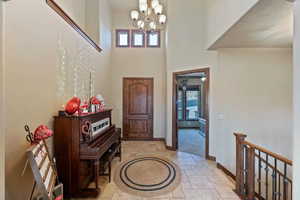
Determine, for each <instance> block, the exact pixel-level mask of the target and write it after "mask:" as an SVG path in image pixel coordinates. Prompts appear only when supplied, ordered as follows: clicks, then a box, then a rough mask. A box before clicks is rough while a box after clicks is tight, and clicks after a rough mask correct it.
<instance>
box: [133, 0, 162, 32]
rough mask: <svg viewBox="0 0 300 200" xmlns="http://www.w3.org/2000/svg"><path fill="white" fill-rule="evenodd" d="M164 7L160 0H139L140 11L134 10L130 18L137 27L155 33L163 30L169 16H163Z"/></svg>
mask: <svg viewBox="0 0 300 200" xmlns="http://www.w3.org/2000/svg"><path fill="white" fill-rule="evenodd" d="M163 11H164V9H163V5H162V4H161V3H160V2H159V0H139V9H138V10H132V11H131V12H130V17H131V20H132V23H133V25H134V26H135V27H137V28H139V29H141V30H145V31H154V30H157V29H163V28H164V26H165V24H166V21H167V16H166V15H165V14H163Z"/></svg>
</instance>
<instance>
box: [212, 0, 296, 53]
mask: <svg viewBox="0 0 300 200" xmlns="http://www.w3.org/2000/svg"><path fill="white" fill-rule="evenodd" d="M292 40H293V4H292V3H290V2H288V1H285V0H260V1H259V2H258V3H257V5H255V6H254V7H253V8H252V9H251V10H250V11H249V12H248V13H247V14H246V15H245V16H244V17H242V18H241V20H240V21H239V22H238V23H236V24H235V25H234V26H233V27H231V29H230V30H229V31H228V32H226V33H225V34H224V35H223V36H222V37H221V38H220V39H219V40H218V41H217V42H216V43H215V44H213V45H212V46H211V47H210V48H209V49H218V48H251V47H264V48H272V47H279V48H287V47H291V46H292Z"/></svg>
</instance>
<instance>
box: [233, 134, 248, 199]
mask: <svg viewBox="0 0 300 200" xmlns="http://www.w3.org/2000/svg"><path fill="white" fill-rule="evenodd" d="M234 135H235V140H236V182H235V190H236V193H237V194H238V195H239V196H240V197H243V196H244V194H245V188H244V187H245V181H244V180H245V174H244V161H245V158H244V145H243V142H244V141H245V138H246V137H247V135H245V134H241V133H234Z"/></svg>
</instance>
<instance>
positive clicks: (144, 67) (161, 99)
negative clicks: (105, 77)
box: [111, 12, 166, 138]
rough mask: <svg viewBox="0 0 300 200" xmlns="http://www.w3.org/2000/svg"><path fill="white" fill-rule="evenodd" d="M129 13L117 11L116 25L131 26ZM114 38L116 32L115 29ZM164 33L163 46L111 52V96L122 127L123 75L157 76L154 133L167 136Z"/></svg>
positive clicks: (158, 136)
mask: <svg viewBox="0 0 300 200" xmlns="http://www.w3.org/2000/svg"><path fill="white" fill-rule="evenodd" d="M128 16H129V15H128V13H124V14H123V13H120V12H118V13H114V14H113V27H114V31H115V29H122V28H132V27H130V24H129V23H130V21H129V18H128ZM113 35H114V37H113V38H114V39H113V41H114V42H115V34H114V32H113ZM161 36H162V40H161V42H162V44H161V45H162V47H161V48H143V49H142V48H115V44H114V45H113V46H114V48H113V54H112V66H111V67H112V87H113V89H112V92H113V95H112V98H113V106H114V115H113V118H114V122H115V123H116V124H117V125H118V126H119V127H122V109H123V107H122V98H123V97H122V87H123V86H122V80H123V78H124V77H153V78H154V104H153V105H154V128H153V130H154V137H155V138H164V137H165V123H166V121H165V97H166V95H165V85H166V84H165V77H166V66H165V45H164V42H165V38H164V32H162V33H161Z"/></svg>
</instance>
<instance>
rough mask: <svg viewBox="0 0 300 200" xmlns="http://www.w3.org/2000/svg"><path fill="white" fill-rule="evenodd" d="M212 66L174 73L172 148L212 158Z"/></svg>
mask: <svg viewBox="0 0 300 200" xmlns="http://www.w3.org/2000/svg"><path fill="white" fill-rule="evenodd" d="M208 95H209V68H204V69H197V70H189V71H181V72H174V73H173V137H172V139H173V143H172V145H173V146H172V147H173V149H176V150H179V151H182V152H188V153H192V154H197V155H200V156H202V157H205V158H207V159H209V110H208Z"/></svg>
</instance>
